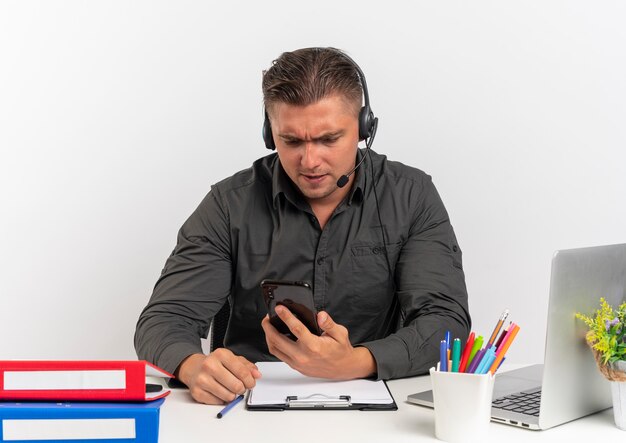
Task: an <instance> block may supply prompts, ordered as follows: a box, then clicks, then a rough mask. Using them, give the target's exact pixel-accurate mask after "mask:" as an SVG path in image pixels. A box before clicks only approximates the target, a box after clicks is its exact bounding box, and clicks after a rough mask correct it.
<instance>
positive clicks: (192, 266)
mask: <svg viewBox="0 0 626 443" xmlns="http://www.w3.org/2000/svg"><path fill="white" fill-rule="evenodd" d="M228 226H229V223H228V216H227V212H226V211H225V210H224V209H223V205H221V204H220V200H219V192H218V191H217V189H216V188H213V189H212V190H211V192H209V194H208V195H207V196H206V197H205V198H204V200H203V201H202V202H201V203H200V205H199V206H198V208H197V209H196V210H195V211H194V212H193V214H192V215H191V216H190V217H189V219H187V221H186V222H185V223H184V224H183V226H182V227H181V229H180V231H179V232H178V238H177V244H176V247H175V249H174V251H173V252H172V254H171V255H170V257H169V258H168V259H167V261H166V263H165V267H164V268H163V271H162V272H161V276H160V278H159V279H158V281H157V283H156V285H155V287H154V291H153V293H152V297H151V298H150V301H149V303H148V305H147V306H146V307H145V308H144V310H143V311H142V313H141V315H140V317H139V320H138V321H137V327H136V330H135V350H136V352H137V356H138V357H139V358H140V359H145V360H147V361H149V362H152V363H154V364H156V365H157V366H159V367H161V368H163V369H164V370H166V371H168V372H171V373H174V371H175V370H176V369H177V368H178V366H179V364H180V363H181V362H182V361H183V360H184V359H185V358H186V357H188V356H189V355H191V354H195V353H202V347H201V341H200V339H201V338H203V337H206V336H207V334H208V332H209V326H210V322H211V319H212V318H213V316H214V315H215V314H216V313H217V312H218V311H219V309H220V308H221V307H222V305H223V304H224V303H225V301H226V299H227V298H228V295H229V292H230V286H231V275H232V273H231V268H232V260H231V254H230V246H229V245H230V239H229V228H228Z"/></svg>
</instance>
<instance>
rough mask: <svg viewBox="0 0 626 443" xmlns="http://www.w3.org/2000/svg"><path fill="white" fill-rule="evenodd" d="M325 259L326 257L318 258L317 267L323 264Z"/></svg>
mask: <svg viewBox="0 0 626 443" xmlns="http://www.w3.org/2000/svg"><path fill="white" fill-rule="evenodd" d="M325 259H326V257H320V258H318V259H317V264H318V265H321V264H323V263H324V260H325Z"/></svg>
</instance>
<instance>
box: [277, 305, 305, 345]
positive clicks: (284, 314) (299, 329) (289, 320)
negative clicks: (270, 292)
mask: <svg viewBox="0 0 626 443" xmlns="http://www.w3.org/2000/svg"><path fill="white" fill-rule="evenodd" d="M276 314H278V316H279V317H280V319H281V320H282V321H283V322H285V324H286V325H287V327H288V328H289V330H290V331H291V333H292V334H293V335H295V336H296V338H297V339H298V340H302V339H307V338H308V337H310V336H311V332H310V331H309V329H308V328H307V327H306V326H304V324H303V323H302V322H301V321H300V320H299V319H298V317H296V316H295V315H293V314H292V313H291V311H290V310H289V309H288V308H286V307H285V306H280V305H279V306H276Z"/></svg>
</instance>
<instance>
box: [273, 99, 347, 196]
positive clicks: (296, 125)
mask: <svg viewBox="0 0 626 443" xmlns="http://www.w3.org/2000/svg"><path fill="white" fill-rule="evenodd" d="M270 119H271V125H272V133H273V135H274V141H275V143H276V151H277V152H278V157H279V159H280V163H281V164H282V166H283V169H284V170H285V172H286V173H287V175H288V176H289V178H291V180H292V181H293V182H294V183H295V184H296V186H297V187H298V188H299V189H300V192H302V194H304V196H305V197H306V198H307V200H308V201H309V203H310V204H312V205H313V204H335V205H337V204H339V202H340V201H341V200H342V199H343V197H345V195H346V194H347V193H348V191H349V189H350V187H351V186H345V187H343V188H337V180H338V179H339V177H341V176H342V175H344V174H346V173H347V172H349V171H350V170H351V169H352V168H353V167H354V165H355V160H356V150H357V144H358V142H359V122H358V110H355V106H354V105H352V104H350V103H348V102H347V101H346V100H345V99H344V98H343V97H341V96H338V95H333V96H330V97H326V98H323V99H322V100H320V101H318V102H316V103H314V104H311V105H307V106H293V105H288V104H286V103H276V104H274V105H273V106H272V109H271V113H270ZM353 179H354V175H352V176H350V180H351V181H352V180H353Z"/></svg>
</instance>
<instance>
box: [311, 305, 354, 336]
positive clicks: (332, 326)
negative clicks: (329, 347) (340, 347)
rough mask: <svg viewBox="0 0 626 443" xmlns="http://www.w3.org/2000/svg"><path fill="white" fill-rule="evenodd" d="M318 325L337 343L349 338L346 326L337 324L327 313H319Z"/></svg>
mask: <svg viewBox="0 0 626 443" xmlns="http://www.w3.org/2000/svg"><path fill="white" fill-rule="evenodd" d="M317 324H318V325H319V327H320V329H321V330H322V331H323V332H324V334H326V335H328V336H330V337H332V338H334V339H335V340H337V341H339V340H343V339H345V338H346V337H347V333H348V330H347V329H346V328H345V327H344V326H341V325H338V324H337V323H335V321H334V320H333V319H332V318H331V317H330V315H328V312H326V311H320V312H318V313H317Z"/></svg>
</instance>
